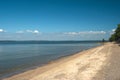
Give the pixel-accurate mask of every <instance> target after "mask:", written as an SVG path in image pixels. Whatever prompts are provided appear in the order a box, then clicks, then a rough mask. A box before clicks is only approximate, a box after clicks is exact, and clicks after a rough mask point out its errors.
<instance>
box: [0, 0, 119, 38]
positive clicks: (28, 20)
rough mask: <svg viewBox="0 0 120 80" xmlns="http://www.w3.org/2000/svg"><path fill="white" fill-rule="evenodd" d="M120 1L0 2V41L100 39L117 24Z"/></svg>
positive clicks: (24, 0)
mask: <svg viewBox="0 0 120 80" xmlns="http://www.w3.org/2000/svg"><path fill="white" fill-rule="evenodd" d="M119 3H120V0H0V40H102V39H103V38H104V39H106V40H107V39H108V38H109V37H110V35H111V34H112V33H114V30H115V29H116V27H117V24H119V23H120V18H119V17H120V5H119Z"/></svg>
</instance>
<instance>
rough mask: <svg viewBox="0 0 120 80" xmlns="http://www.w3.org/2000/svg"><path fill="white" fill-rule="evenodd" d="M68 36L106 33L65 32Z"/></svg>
mask: <svg viewBox="0 0 120 80" xmlns="http://www.w3.org/2000/svg"><path fill="white" fill-rule="evenodd" d="M64 34H67V35H81V34H106V32H105V31H81V32H65V33H64Z"/></svg>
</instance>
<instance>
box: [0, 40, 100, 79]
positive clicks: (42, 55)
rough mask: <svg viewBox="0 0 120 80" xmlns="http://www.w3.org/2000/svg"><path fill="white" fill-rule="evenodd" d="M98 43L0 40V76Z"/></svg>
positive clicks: (38, 64)
mask: <svg viewBox="0 0 120 80" xmlns="http://www.w3.org/2000/svg"><path fill="white" fill-rule="evenodd" d="M100 45H101V42H100V41H0V78H4V77H9V76H12V75H14V74H18V73H20V72H24V71H26V70H29V69H33V68H37V67H40V66H43V65H45V64H47V63H49V62H50V61H53V60H56V59H59V58H62V57H65V56H69V55H73V54H76V53H78V52H80V51H83V50H87V49H89V48H93V47H96V46H100Z"/></svg>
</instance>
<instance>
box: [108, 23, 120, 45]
mask: <svg viewBox="0 0 120 80" xmlns="http://www.w3.org/2000/svg"><path fill="white" fill-rule="evenodd" d="M109 41H110V42H112V41H115V42H119V43H120V24H118V25H117V28H116V30H115V31H114V33H113V34H112V35H111V37H110V38H109Z"/></svg>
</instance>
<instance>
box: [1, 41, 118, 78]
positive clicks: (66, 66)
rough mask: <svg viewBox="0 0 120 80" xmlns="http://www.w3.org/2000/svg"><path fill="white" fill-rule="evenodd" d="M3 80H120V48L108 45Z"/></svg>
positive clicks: (116, 45)
mask: <svg viewBox="0 0 120 80" xmlns="http://www.w3.org/2000/svg"><path fill="white" fill-rule="evenodd" d="M61 53H62V52H61ZM3 80H120V46H118V44H114V43H106V44H104V45H102V46H99V47H96V48H93V49H89V50H85V51H82V52H80V53H77V54H75V55H72V56H68V57H64V58H62V59H59V60H56V61H53V62H50V63H49V64H48V65H45V66H43V67H38V68H36V69H32V70H29V71H26V72H23V73H20V74H17V75H14V76H11V77H8V78H5V79H3Z"/></svg>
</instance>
